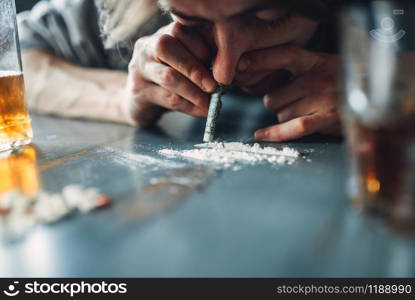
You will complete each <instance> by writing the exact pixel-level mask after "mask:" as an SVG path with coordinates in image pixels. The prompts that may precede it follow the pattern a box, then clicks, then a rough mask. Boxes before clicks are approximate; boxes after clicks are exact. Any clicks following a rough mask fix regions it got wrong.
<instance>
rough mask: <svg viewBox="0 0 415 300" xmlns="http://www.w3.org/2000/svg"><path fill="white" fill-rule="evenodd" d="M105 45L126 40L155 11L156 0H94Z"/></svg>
mask: <svg viewBox="0 0 415 300" xmlns="http://www.w3.org/2000/svg"><path fill="white" fill-rule="evenodd" d="M95 5H96V7H97V9H98V12H99V19H100V21H99V22H100V28H101V34H102V38H103V41H104V44H105V47H108V48H111V47H114V46H116V45H117V44H118V43H120V42H124V41H127V40H128V39H129V38H130V37H132V36H133V35H134V34H135V33H136V32H137V30H138V29H139V28H140V26H142V25H143V24H145V23H146V22H147V21H148V20H149V19H150V18H151V17H152V16H154V15H155V14H156V12H157V9H158V8H157V1H156V0H95Z"/></svg>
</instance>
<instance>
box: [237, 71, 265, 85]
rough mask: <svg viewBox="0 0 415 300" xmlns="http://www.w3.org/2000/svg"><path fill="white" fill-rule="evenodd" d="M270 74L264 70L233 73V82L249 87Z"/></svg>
mask: <svg viewBox="0 0 415 300" xmlns="http://www.w3.org/2000/svg"><path fill="white" fill-rule="evenodd" d="M268 75H270V72H269V71H266V72H252V73H238V74H236V75H235V79H234V83H235V84H236V85H238V86H239V87H249V86H252V85H255V84H257V83H259V82H260V81H262V80H263V79H264V78H265V77H267V76H268Z"/></svg>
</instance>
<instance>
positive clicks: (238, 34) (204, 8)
mask: <svg viewBox="0 0 415 300" xmlns="http://www.w3.org/2000/svg"><path fill="white" fill-rule="evenodd" d="M292 1H295V0H292ZM281 2H282V1H277V0H160V3H161V5H162V6H163V8H164V9H166V10H168V11H169V12H170V13H171V14H172V16H173V18H174V19H175V21H177V22H179V23H181V24H183V25H185V26H191V27H194V28H195V29H197V30H198V31H199V32H200V34H202V35H203V37H204V39H205V40H206V41H207V42H208V44H209V45H210V46H211V47H212V49H213V51H214V55H213V58H212V70H213V75H214V77H215V80H216V81H218V82H220V83H223V84H230V83H232V82H233V81H234V80H238V77H241V78H242V80H244V79H243V76H244V75H243V74H238V72H237V66H238V63H239V59H240V57H241V56H242V55H243V54H244V53H246V52H250V51H253V50H258V49H263V48H269V47H274V46H278V45H282V44H287V43H290V44H294V45H297V46H305V45H306V44H307V42H308V41H309V40H310V38H311V36H312V35H313V33H314V32H315V29H316V27H317V25H318V24H317V21H315V20H311V19H308V18H305V17H303V16H300V15H298V14H297V13H296V12H295V11H293V10H291V9H290V8H289V6H284V5H282V4H281ZM257 75H258V76H256V78H257V79H258V80H257V81H258V82H259V81H260V80H262V79H264V78H265V77H266V76H267V75H269V74H257ZM248 81H249V80H248ZM250 84H256V82H255V80H254V82H252V80H251V82H250Z"/></svg>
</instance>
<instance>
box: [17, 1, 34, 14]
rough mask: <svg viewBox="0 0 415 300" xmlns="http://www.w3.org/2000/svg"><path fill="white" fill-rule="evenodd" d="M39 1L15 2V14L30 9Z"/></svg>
mask: <svg viewBox="0 0 415 300" xmlns="http://www.w3.org/2000/svg"><path fill="white" fill-rule="evenodd" d="M38 1H39V0H16V8H17V12H21V11H24V10H28V9H31V8H32V7H33V5H35V4H36V2H38Z"/></svg>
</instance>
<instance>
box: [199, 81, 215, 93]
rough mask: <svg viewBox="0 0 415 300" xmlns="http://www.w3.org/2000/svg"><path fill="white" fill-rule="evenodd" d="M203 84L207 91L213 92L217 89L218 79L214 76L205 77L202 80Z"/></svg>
mask: <svg viewBox="0 0 415 300" xmlns="http://www.w3.org/2000/svg"><path fill="white" fill-rule="evenodd" d="M202 86H203V89H204V90H205V91H206V92H213V91H214V90H215V89H216V81H214V80H213V79H212V78H204V79H203V80H202Z"/></svg>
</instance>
